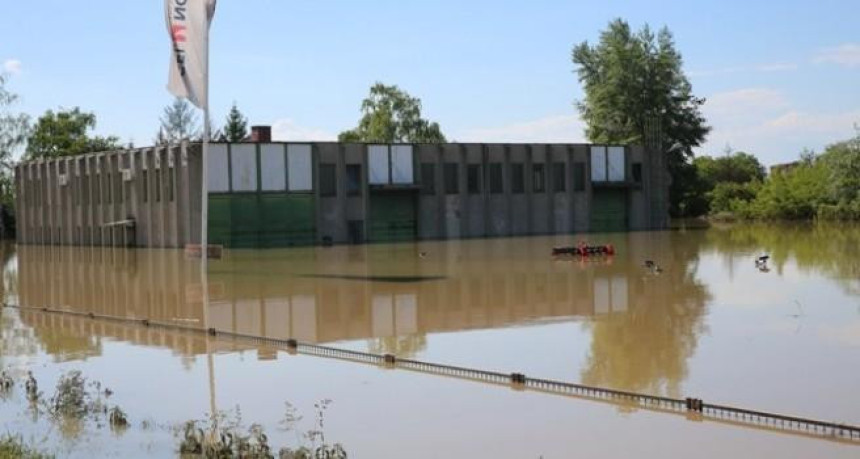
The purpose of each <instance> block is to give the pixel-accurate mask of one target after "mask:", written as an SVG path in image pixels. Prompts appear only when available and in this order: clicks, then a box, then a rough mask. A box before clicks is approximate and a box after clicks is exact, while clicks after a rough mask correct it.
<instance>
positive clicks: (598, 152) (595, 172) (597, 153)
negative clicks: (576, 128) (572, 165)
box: [591, 146, 606, 182]
mask: <svg viewBox="0 0 860 459" xmlns="http://www.w3.org/2000/svg"><path fill="white" fill-rule="evenodd" d="M591 181H592V182H605V181H606V147H597V146H594V147H591Z"/></svg>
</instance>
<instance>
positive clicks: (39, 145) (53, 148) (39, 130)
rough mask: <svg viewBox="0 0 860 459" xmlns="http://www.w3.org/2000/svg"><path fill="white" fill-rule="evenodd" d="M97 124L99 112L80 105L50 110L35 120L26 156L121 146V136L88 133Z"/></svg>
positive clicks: (78, 152)
mask: <svg viewBox="0 0 860 459" xmlns="http://www.w3.org/2000/svg"><path fill="white" fill-rule="evenodd" d="M95 127H96V115H95V114H93V113H88V112H82V111H81V109H80V108H78V107H75V108H73V109H71V110H63V109H60V110H59V111H57V112H56V113H54V112H53V111H51V110H48V111H47V112H45V114H44V115H42V116H41V117H40V118H39V119H38V120H37V121H36V126H35V128H34V129H33V131H32V132H31V133H30V136H29V138H28V139H27V150H26V152H25V157H26V158H27V159H35V158H57V157H60V156H69V155H79V154H82V153H91V152H97V151H108V150H117V149H120V148H122V145H121V144H120V141H119V138H118V137H115V136H108V137H101V136H93V137H91V136H89V135H88V134H87V131H89V130H90V129H94V128H95Z"/></svg>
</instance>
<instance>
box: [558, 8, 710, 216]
mask: <svg viewBox="0 0 860 459" xmlns="http://www.w3.org/2000/svg"><path fill="white" fill-rule="evenodd" d="M572 60H573V63H574V65H575V66H576V71H577V74H578V76H579V81H580V82H581V83H582V84H583V86H584V90H585V99H584V100H581V101H579V102H578V103H577V107H578V109H579V112H580V114H581V115H582V118H583V119H584V120H585V122H586V124H587V129H586V135H587V136H588V138H589V139H590V140H591V141H592V142H597V143H618V144H627V143H646V141H648V140H649V138H651V136H649V135H646V132H648V130H649V129H654V126H657V127H659V134H660V135H659V139H660V141H661V143H662V145H661V149H662V151H664V152H666V155H667V165H668V169H669V172H670V174H672V178H673V180H672V186H671V190H670V196H671V207H670V208H671V212H672V214H673V215H681V214H683V213H685V212H684V211H685V207H686V203H685V201H684V200H685V199H690V198H691V197H694V196H695V185H696V184H695V173H694V172H692V171H691V169H692V165H691V163H690V159H691V158H692V157H693V152H692V149H693V148H694V147H697V146H699V145H701V144H702V142H703V141H704V140H705V136H706V135H707V134H708V132H709V131H710V127H709V126H707V125H706V121H705V118H704V117H703V116H702V113H701V106H702V105H703V104H704V103H705V99H703V98H699V97H696V96H695V95H693V90H692V86H691V84H690V82H689V80H688V79H687V77H686V75H685V74H684V72H683V70H682V68H681V67H682V59H681V54H680V53H679V52H678V51H677V50H676V49H675V43H674V40H673V38H672V34H671V32H669V30H668V29H667V28H665V27H664V28H663V29H661V30H660V31H659V32H658V33H657V34H656V35H655V34H654V33H653V32H652V31H651V29H650V28H649V27H648V26H647V25H646V26H645V27H643V28H642V29H641V30H640V31H639V32H635V33H634V32H633V31H632V30H631V29H630V26H629V25H628V24H627V22H625V21H624V20H622V19H616V20H614V21H612V22H610V23H609V26H608V28H607V29H606V30H604V31H603V32H602V33H601V36H600V41H599V42H598V43H597V44H596V45H594V46H592V45H590V44H589V43H588V42H587V41H586V42H582V43H580V44H579V45H576V46H575V47H574V48H573V53H572Z"/></svg>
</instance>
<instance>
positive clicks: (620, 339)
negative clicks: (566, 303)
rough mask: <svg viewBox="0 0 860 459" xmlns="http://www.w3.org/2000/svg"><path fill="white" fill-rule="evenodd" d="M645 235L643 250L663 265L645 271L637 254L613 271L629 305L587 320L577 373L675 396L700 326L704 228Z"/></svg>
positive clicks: (596, 381)
mask: <svg viewBox="0 0 860 459" xmlns="http://www.w3.org/2000/svg"><path fill="white" fill-rule="evenodd" d="M648 237H649V240H648V241H647V244H648V245H649V247H648V250H649V251H651V253H653V254H655V255H654V257H655V259H656V260H657V261H658V263H659V264H660V265H662V267H663V268H664V270H665V271H664V272H663V273H662V274H661V275H659V276H650V275H646V273H645V272H644V269H642V268H640V267H639V266H638V265H639V264H640V263H641V260H633V259H631V260H630V263H628V264H626V265H625V266H624V268H622V269H623V270H624V271H623V272H622V273H612V275H616V276H617V275H619V274H622V275H625V276H626V278H627V281H628V285H629V293H628V298H629V302H628V308H627V310H626V311H624V312H615V313H611V314H608V315H605V316H598V317H596V318H595V319H594V321H593V322H592V323H591V324H590V325H589V326H590V327H592V341H591V350H590V353H589V355H588V361H587V364H586V366H585V368H584V370H583V371H582V375H581V377H582V381H583V382H584V383H585V384H589V385H595V386H604V387H613V388H617V389H624V390H630V391H640V392H647V393H652V394H660V395H669V396H679V395H680V385H681V382H683V380H684V379H685V378H686V375H687V360H688V359H689V358H690V357H691V356H692V355H693V352H694V351H695V349H696V344H697V341H698V338H699V335H700V334H701V333H702V332H703V331H704V330H705V326H704V324H703V318H704V315H705V312H706V311H705V305H706V303H707V301H708V300H709V296H710V295H709V293H708V292H707V289H706V287H705V286H704V285H702V284H701V282H699V281H698V280H697V279H696V272H697V269H698V253H699V246H700V245H701V243H702V239H703V237H704V234H703V233H702V232H691V233H686V234H684V233H677V232H671V233H658V234H657V235H653V236H648ZM634 244H641V243H640V242H634ZM634 244H631V245H634ZM631 249H632V248H631ZM600 274H601V273H600V272H599V271H598V272H596V273H595V275H600Z"/></svg>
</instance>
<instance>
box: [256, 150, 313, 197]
mask: <svg viewBox="0 0 860 459" xmlns="http://www.w3.org/2000/svg"><path fill="white" fill-rule="evenodd" d="M284 161H285V160H284V146H283V145H278V144H265V145H260V188H261V189H262V190H263V191H284V190H286V189H287V174H286V173H285V172H286V164H285V163H284ZM310 173H311V171H310V170H308V171H307V174H308V175H310Z"/></svg>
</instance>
